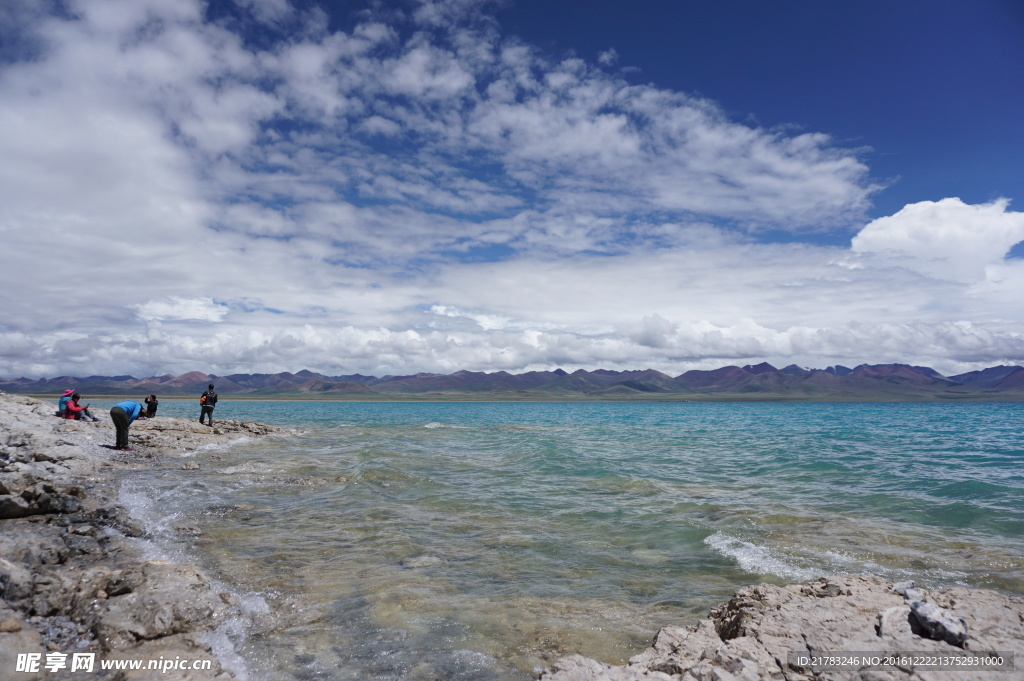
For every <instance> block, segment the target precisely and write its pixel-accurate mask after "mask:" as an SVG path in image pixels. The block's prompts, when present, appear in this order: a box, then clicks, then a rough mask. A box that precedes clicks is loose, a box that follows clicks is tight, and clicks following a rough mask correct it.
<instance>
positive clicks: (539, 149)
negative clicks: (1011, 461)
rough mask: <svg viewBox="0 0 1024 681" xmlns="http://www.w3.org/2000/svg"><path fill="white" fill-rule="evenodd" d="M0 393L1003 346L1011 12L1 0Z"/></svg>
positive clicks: (842, 360) (1009, 260) (467, 0)
mask: <svg viewBox="0 0 1024 681" xmlns="http://www.w3.org/2000/svg"><path fill="white" fill-rule="evenodd" d="M0 33H2V34H3V35H4V36H5V41H4V42H3V46H2V48H0V237H2V238H3V240H4V242H5V244H6V245H7V248H6V249H5V250H4V252H3V253H2V254H0V280H2V282H0V283H2V284H3V286H2V290H0V304H2V307H0V375H2V376H15V375H32V376H39V375H56V374H64V373H70V374H76V375H85V374H89V373H113V374H123V373H132V374H135V375H141V374H152V373H164V372H172V373H178V372H182V371H186V370H193V369H199V370H203V371H207V372H210V373H218V374H226V373H232V372H240V371H282V370H292V371H294V370H298V369H301V368H310V369H313V370H317V371H323V372H325V373H355V372H359V373H364V374H367V373H373V374H378V375H381V374H385V373H409V372H415V371H454V370H457V369H462V368H466V369H474V370H498V369H503V370H508V371H522V370H530V369H550V368H554V367H556V366H562V367H564V368H567V369H573V368H576V367H584V368H596V367H605V368H645V367H652V368H657V369H661V370H663V371H667V372H669V373H678V372H681V371H684V370H686V369H690V368H710V367H717V366H721V365H724V364H745V363H748V362H758V361H762V360H767V361H771V362H773V363H775V364H778V365H785V364H789V363H797V364H800V365H803V366H817V367H824V366H827V365H830V364H837V363H838V364H846V365H851V366H852V365H855V364H858V363H861V362H888V361H899V362H911V363H915V364H928V365H931V366H934V367H935V368H937V369H939V370H940V371H944V372H946V373H956V372H959V371H965V370H969V369H973V368H980V367H983V366H989V365H993V364H999V363H1019V362H1022V361H1024V324H1022V322H1021V318H1020V317H1021V315H1020V304H1019V297H1020V295H1019V293H1020V290H1021V285H1022V284H1024V261H1022V260H1021V259H1020V258H1018V257H1014V256H1016V255H1019V254H1020V251H1021V247H1020V246H1018V244H1019V243H1020V242H1021V241H1022V240H1024V213H1021V212H1019V210H1017V209H1018V208H1019V206H1018V205H1017V204H1016V203H1014V202H1015V201H1017V202H1019V201H1020V200H1021V195H1022V194H1024V186H1022V175H1024V173H1022V171H1021V164H1020V162H1019V160H1018V159H1020V158H1024V132H1022V130H1021V127H1020V125H1019V121H1020V120H1024V116H1022V115H1024V95H1022V94H1021V93H1022V92H1024V87H1022V86H1024V54H1022V53H1024V11H1022V10H1021V9H1020V5H1019V3H1013V2H1009V1H1007V2H997V1H995V0H992V1H989V2H973V3H962V2H902V3H882V2H863V3H857V4H855V5H850V4H846V5H842V6H841V5H839V4H838V3H814V4H811V3H797V2H781V3H761V2H722V3H681V2H655V1H653V0H640V1H638V2H635V3H629V4H625V3H604V4H596V3H583V2H576V1H575V0H573V1H571V2H558V3H550V2H548V3H542V2H535V1H532V0H529V1H526V2H514V3H513V2H504V3H494V2H483V1H480V0H431V1H425V0H410V1H408V2H380V3H373V4H370V3H340V2H339V3H323V2H315V1H313V0H302V1H301V2H289V0H217V2H216V3H214V4H212V5H207V4H205V3H200V2H197V1H194V0H130V1H129V0H90V1H89V2H85V1H84V0H68V1H66V2H59V3H58V2H52V3H38V2H29V1H28V0H15V1H14V2H12V3H9V4H6V5H5V6H4V8H3V10H2V11H0Z"/></svg>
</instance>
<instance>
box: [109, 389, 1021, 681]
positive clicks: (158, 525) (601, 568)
mask: <svg viewBox="0 0 1024 681" xmlns="http://www.w3.org/2000/svg"><path fill="white" fill-rule="evenodd" d="M93 404H94V407H99V408H102V407H104V406H107V407H109V404H106V403H105V402H100V401H98V400H94V401H93ZM198 412H199V408H198V405H197V404H196V403H195V402H193V401H187V402H186V401H171V400H164V401H162V402H161V406H160V415H161V416H189V417H191V418H197V417H198ZM215 415H216V416H217V417H218V418H230V419H240V420H255V421H262V422H265V423H271V424H275V425H281V426H285V427H288V428H292V429H294V430H295V432H294V433H293V434H290V435H288V436H284V437H273V438H269V439H265V440H259V441H256V440H252V441H244V442H240V443H237V444H234V445H232V446H230V447H224V448H219V449H208V450H201V451H199V452H198V453H196V454H195V456H194V460H196V461H198V462H200V463H201V466H202V468H201V470H200V471H184V470H181V469H180V466H177V465H174V466H166V467H159V468H155V469H152V470H148V471H144V472H141V473H139V472H136V473H131V474H129V475H128V476H127V477H126V479H125V481H124V489H123V492H122V499H121V501H122V503H125V504H126V505H127V506H128V507H129V508H130V509H131V510H132V511H133V512H134V513H136V514H138V515H140V516H141V517H143V518H144V519H145V520H146V522H147V523H148V524H149V526H150V527H151V528H152V537H151V541H150V549H149V550H150V551H151V552H152V554H153V555H154V556H157V557H160V556H162V557H169V558H173V559H186V560H190V561H193V562H196V563H197V564H199V565H201V566H203V567H204V568H205V569H206V570H207V571H208V572H209V573H210V574H211V575H213V576H215V577H216V578H217V579H218V580H220V581H221V582H223V584H225V585H226V586H227V587H228V588H230V589H231V590H233V591H234V592H235V593H237V594H240V595H241V596H242V598H243V600H244V602H245V603H246V605H247V609H248V612H249V616H248V617H247V618H246V619H245V621H244V622H239V623H235V624H236V625H237V626H235V628H234V629H231V628H230V627H228V628H225V630H224V632H223V634H224V636H225V638H226V639H230V640H231V641H232V644H233V647H234V650H235V653H236V655H237V659H236V662H237V664H238V665H239V667H240V668H243V670H244V673H245V674H246V675H248V678H250V679H254V680H261V681H262V680H264V679H266V680H269V679H289V678H294V679H325V680H335V679H369V678H374V679H424V680H426V679H442V678H443V679H519V680H525V679H529V678H532V677H533V676H534V675H535V674H536V671H537V670H538V669H539V668H541V667H543V666H544V665H546V664H547V663H548V662H549V661H551V660H553V659H554V658H556V657H558V656H559V655H562V654H568V653H573V652H579V653H582V654H584V655H587V656H591V657H596V658H598V659H601V660H603V661H606V662H611V663H622V662H624V661H625V660H626V659H627V658H628V657H629V656H631V655H633V654H636V653H637V652H639V651H640V650H641V649H643V648H644V647H646V646H647V645H648V644H649V643H650V640H651V638H652V637H653V635H654V633H655V632H656V631H657V630H658V628H660V627H662V626H665V625H668V624H689V623H693V622H696V620H697V619H699V618H700V617H702V616H704V615H705V614H706V612H707V610H708V608H709V607H711V606H713V605H716V604H717V603H719V602H721V601H723V600H725V599H727V598H728V597H729V596H730V595H731V594H732V593H733V591H735V590H736V589H737V588H739V587H741V586H744V585H746V584H751V583H756V582H761V581H768V582H773V583H788V582H793V581H802V580H807V579H813V578H815V577H817V576H820V575H825V574H840V573H849V572H857V573H871V574H876V575H881V576H884V577H887V578H891V579H914V580H916V581H917V582H918V583H919V584H922V585H924V586H926V587H930V586H941V585H952V584H960V585H967V586H972V587H984V588H991V589H997V590H999V591H1003V592H1005V593H1012V594H1018V595H1024V556H1022V554H1024V435H1022V428H1021V426H1022V418H1024V404H1022V403H984V404H981V403H960V404H938V403H760V404H752V403H699V402H679V403H484V402H474V403H452V402H447V403H379V402H378V403H374V402H368V403H360V402H283V401H282V402H278V401H261V402H250V401H238V402H234V401H228V400H222V401H221V402H220V404H219V405H218V406H217V410H216V412H215Z"/></svg>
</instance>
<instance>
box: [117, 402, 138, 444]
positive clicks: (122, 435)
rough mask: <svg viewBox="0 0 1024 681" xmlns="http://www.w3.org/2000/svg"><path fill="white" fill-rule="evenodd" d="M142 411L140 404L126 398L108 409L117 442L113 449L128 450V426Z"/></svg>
mask: <svg viewBox="0 0 1024 681" xmlns="http://www.w3.org/2000/svg"><path fill="white" fill-rule="evenodd" d="M141 413H142V405H141V404H139V403H138V402H133V401H132V400H126V401H124V402H119V403H117V404H115V405H114V406H113V407H112V408H111V409H110V418H111V419H112V420H113V421H114V428H115V429H116V430H117V442H116V443H115V444H114V449H119V450H121V451H130V450H131V448H130V447H129V446H128V426H130V425H132V422H133V421H134V420H135V419H137V418H139V415H140V414H141Z"/></svg>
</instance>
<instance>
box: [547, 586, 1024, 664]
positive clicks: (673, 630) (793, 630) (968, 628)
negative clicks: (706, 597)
mask: <svg viewBox="0 0 1024 681" xmlns="http://www.w3.org/2000/svg"><path fill="white" fill-rule="evenodd" d="M894 587H896V588H894ZM897 589H899V591H897ZM844 651H845V652H848V653H858V655H859V659H860V660H863V661H865V662H871V660H870V659H868V660H864V658H865V657H868V658H870V657H874V656H875V655H877V656H879V657H880V658H884V657H885V656H886V655H895V654H896V653H915V654H916V655H917V656H918V657H917V659H916V660H915V659H911V658H908V657H907V656H903V659H902V660H901V661H899V662H898V663H896V664H869V663H865V664H858V663H856V662H854V663H852V664H845V665H840V666H841V667H843V668H838V669H837V668H834V667H833V668H829V665H824V664H819V665H815V664H811V663H810V662H809V660H810V659H811V658H814V657H816V656H826V655H834V654H836V653H842V652H844ZM993 651H999V652H1003V653H1007V652H1008V653H1011V654H1015V658H1016V660H1017V662H1016V668H1014V667H1012V666H1010V668H1009V669H1002V670H995V669H987V670H986V669H979V668H976V667H966V666H960V665H958V664H956V663H953V664H948V665H946V669H945V670H943V671H940V670H936V669H934V668H929V666H928V664H927V663H928V662H929V661H930V660H935V659H939V658H942V659H946V658H950V657H954V658H955V657H959V658H965V657H967V656H971V655H975V654H983V653H986V652H993ZM801 657H804V658H807V659H803V660H802V659H801ZM847 662H848V661H847ZM965 670H966V671H965ZM540 679H541V681H641V680H650V681H655V680H656V681H670V680H671V681H782V680H785V681H812V680H813V681H897V680H899V681H904V680H906V681H916V680H920V681H927V680H930V679H946V680H948V681H953V680H954V679H955V680H956V681H960V680H961V679H971V680H972V681H1011V680H1012V681H1020V680H1021V679H1024V598H1017V597H1011V596H1004V595H1002V594H998V593H996V592H993V591H986V590H970V589H966V588H959V587H957V588H944V589H937V590H935V591H927V590H925V589H915V588H914V585H913V584H912V583H902V584H895V585H894V584H893V583H891V582H888V581H886V580H884V579H881V578H879V577H867V576H858V575H845V576H840V577H829V578H821V579H819V580H816V581H814V582H809V583H807V584H802V585H790V586H772V585H768V584H761V585H758V586H751V587H747V588H745V589H742V590H740V591H739V592H737V593H736V594H735V595H734V596H733V597H732V599H731V600H729V601H728V602H727V603H725V604H723V605H721V606H719V607H717V608H713V609H712V610H711V611H710V613H709V616H708V617H707V618H706V619H703V620H701V621H700V622H699V623H698V624H696V625H693V626H690V627H666V628H664V629H662V630H661V631H660V632H658V634H657V636H656V637H655V639H654V643H653V645H652V646H651V647H650V648H649V649H647V650H646V651H644V652H642V653H640V654H639V655H637V656H635V657H633V658H631V659H630V660H629V664H627V665H624V666H612V665H607V664H603V663H601V662H598V661H596V660H591V659H587V658H584V657H582V656H579V655H570V656H568V657H564V658H561V659H560V660H558V661H557V662H556V663H555V664H554V666H553V667H552V668H551V669H549V670H547V671H545V672H544V673H543V674H542V675H541V676H540Z"/></svg>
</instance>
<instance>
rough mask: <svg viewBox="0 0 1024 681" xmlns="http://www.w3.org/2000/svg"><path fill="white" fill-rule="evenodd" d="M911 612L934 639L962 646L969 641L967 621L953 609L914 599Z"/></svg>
mask: <svg viewBox="0 0 1024 681" xmlns="http://www.w3.org/2000/svg"><path fill="white" fill-rule="evenodd" d="M910 612H912V613H913V614H914V617H916V618H917V621H918V623H919V624H920V625H921V626H922V627H923V628H924V629H925V631H927V632H928V634H929V635H930V636H931V637H932V638H933V639H935V640H937V641H945V642H946V643H948V644H950V645H954V646H957V647H960V648H962V647H963V646H964V643H966V642H967V622H966V621H965V620H964V618H963V617H961V616H960V615H957V614H956V613H955V612H953V611H952V610H948V609H946V608H940V607H938V606H937V605H933V604H932V603H925V602H923V601H913V602H912V603H911V604H910Z"/></svg>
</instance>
